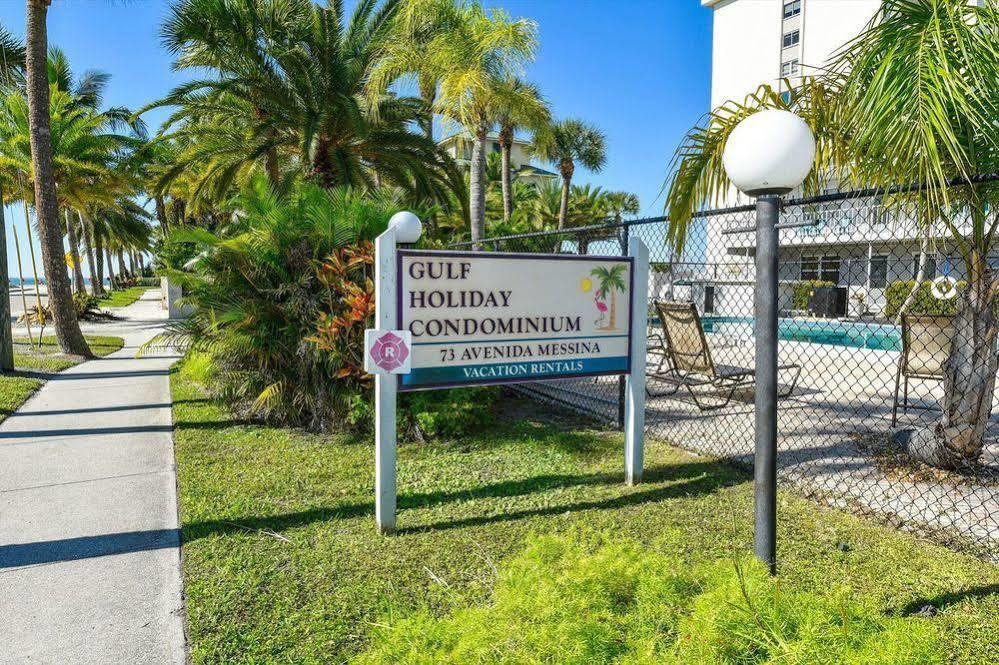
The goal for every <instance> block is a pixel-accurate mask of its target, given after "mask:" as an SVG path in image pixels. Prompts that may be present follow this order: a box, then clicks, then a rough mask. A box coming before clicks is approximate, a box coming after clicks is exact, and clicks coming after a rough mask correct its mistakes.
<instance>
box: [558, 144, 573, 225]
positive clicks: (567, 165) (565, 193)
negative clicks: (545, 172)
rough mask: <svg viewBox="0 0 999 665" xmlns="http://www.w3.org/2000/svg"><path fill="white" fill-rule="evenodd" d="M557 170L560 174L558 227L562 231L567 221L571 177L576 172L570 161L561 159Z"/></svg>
mask: <svg viewBox="0 0 999 665" xmlns="http://www.w3.org/2000/svg"><path fill="white" fill-rule="evenodd" d="M559 170H560V171H561V172H562V201H561V203H559V206H558V227H559V228H560V229H564V228H565V224H566V221H567V220H568V219H569V190H570V188H571V187H572V175H573V173H575V171H576V165H575V164H574V163H573V161H572V160H571V159H563V160H562V161H561V162H560V163H559Z"/></svg>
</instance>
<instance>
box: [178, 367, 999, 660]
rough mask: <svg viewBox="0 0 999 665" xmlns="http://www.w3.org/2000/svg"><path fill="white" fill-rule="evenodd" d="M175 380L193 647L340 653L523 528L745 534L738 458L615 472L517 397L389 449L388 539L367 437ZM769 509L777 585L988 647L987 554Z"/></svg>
mask: <svg viewBox="0 0 999 665" xmlns="http://www.w3.org/2000/svg"><path fill="white" fill-rule="evenodd" d="M172 384H173V394H174V400H175V401H174V422H175V425H176V432H175V442H176V454H177V463H178V472H179V487H180V499H181V518H182V524H183V539H184V575H185V583H186V602H187V611H188V619H189V626H190V637H191V654H192V658H193V660H194V661H195V662H341V661H343V660H347V659H350V658H352V657H353V656H356V655H359V654H361V653H363V652H364V651H366V650H367V649H369V648H371V647H372V646H377V645H376V644H373V641H374V640H375V639H376V637H375V636H376V635H377V633H378V631H382V630H385V629H384V628H379V627H378V626H382V625H384V624H386V623H388V624H391V625H395V624H396V623H397V622H399V621H400V620H402V619H404V618H405V617H411V616H416V615H421V614H422V615H428V616H439V617H447V616H450V615H452V614H456V613H460V612H462V611H465V610H466V609H467V608H470V607H485V606H488V605H489V604H490V603H491V602H492V600H493V593H494V590H495V588H496V580H497V575H498V574H500V573H499V572H498V571H502V570H505V569H506V567H507V566H509V565H510V562H516V561H517V560H518V559H517V557H518V556H522V555H523V552H524V551H525V547H527V543H529V542H533V541H532V539H533V538H534V537H535V536H536V535H537V534H546V535H559V534H573V533H576V532H579V531H580V530H585V531H586V532H592V533H601V534H612V535H613V536H620V537H621V538H625V539H627V540H628V541H629V542H631V543H636V544H637V546H639V547H641V548H645V549H647V550H648V551H649V552H651V553H659V554H661V555H662V556H665V557H670V558H676V559H678V560H680V561H681V562H683V564H684V565H691V566H694V567H696V566H708V565H712V563H714V562H717V561H724V560H725V559H730V558H732V557H733V556H738V555H742V554H744V553H746V552H748V551H749V550H750V548H751V544H752V523H751V520H752V498H753V496H752V485H751V482H750V479H749V477H748V476H747V475H746V474H743V473H741V472H738V471H736V470H733V469H732V468H731V467H728V466H726V465H722V464H718V463H714V462H712V461H709V460H705V459H700V458H694V457H691V456H689V455H687V454H685V453H682V452H679V451H677V450H676V449H674V448H671V447H669V446H668V445H665V444H663V443H661V442H656V441H649V442H647V447H646V476H645V482H643V483H642V484H640V485H638V486H636V487H626V486H625V485H624V484H623V483H622V482H621V481H622V440H621V436H620V434H618V433H613V432H604V431H598V430H593V429H586V428H585V427H580V425H579V422H578V421H569V420H561V419H558V418H554V417H552V416H551V415H549V414H546V413H545V412H544V411H542V410H540V409H539V407H537V406H536V405H534V404H531V403H526V402H521V401H508V402H504V405H503V409H504V411H503V413H502V415H501V419H500V420H501V423H502V424H501V425H500V426H498V427H497V428H496V429H495V431H492V432H490V433H489V434H487V435H482V436H475V437H469V438H466V439H463V440H461V441H460V442H456V443H450V444H413V443H407V444H403V445H402V446H400V449H399V492H400V496H399V504H400V513H399V527H400V532H399V533H398V534H397V535H395V536H392V537H382V536H380V535H378V534H377V533H376V531H375V528H374V518H373V476H374V474H373V465H374V462H373V445H372V441H371V439H370V438H369V437H365V438H362V439H356V438H352V437H350V436H346V435H325V436H324V435H316V434H307V433H303V432H298V431H293V430H288V429H277V428H268V427H261V426H257V425H254V424H247V423H245V422H240V421H237V420H233V419H232V417H231V416H229V415H227V413H226V412H225V411H224V410H223V409H222V408H221V407H219V406H217V405H216V404H214V403H212V402H210V401H207V400H205V399H204V397H203V395H202V393H201V392H200V391H199V390H198V389H197V387H196V386H195V385H194V384H193V383H191V381H190V380H189V379H188V378H187V377H186V376H185V374H184V373H183V372H181V373H179V374H175V375H174V376H173V381H172ZM779 510H780V519H781V521H780V527H779V534H778V535H779V543H780V545H779V556H780V570H781V583H782V584H786V585H788V586H789V587H792V586H793V587H794V589H795V590H796V592H801V593H807V592H825V591H826V590H829V589H833V588H835V589H837V590H838V593H841V594H845V597H847V598H849V599H851V600H852V601H856V602H857V603H860V604H862V605H863V606H864V607H874V608H875V610H876V611H877V612H878V613H880V614H887V615H889V616H904V615H907V614H910V613H912V612H913V611H914V610H915V609H917V608H920V607H923V606H925V605H932V606H934V607H935V608H937V609H938V612H937V614H936V616H935V617H934V618H932V620H930V623H932V625H933V626H934V627H935V629H936V630H939V632H940V635H941V638H942V640H943V645H944V647H943V648H944V649H945V650H946V655H947V658H948V660H950V661H953V662H961V663H988V662H999V596H997V595H996V594H997V593H999V569H997V568H996V567H994V566H992V565H989V564H986V563H983V562H982V561H980V560H978V559H975V558H973V557H971V556H968V555H964V554H958V553H954V552H951V551H949V550H947V549H945V548H942V547H939V546H937V545H933V544H931V543H928V542H925V541H922V540H919V539H917V538H915V537H913V536H910V535H907V534H903V533H900V532H897V531H894V530H891V529H888V528H885V527H882V526H879V525H877V524H875V523H873V522H869V521H865V520H862V519H859V518H856V517H854V516H852V515H849V514H846V513H843V512H839V511H834V510H828V509H822V508H819V507H817V506H816V505H814V504H813V503H811V502H809V501H806V500H804V499H800V498H797V497H795V496H793V495H791V494H787V493H782V494H781V495H780V505H779ZM665 572H667V571H664V574H665ZM873 662H877V661H873Z"/></svg>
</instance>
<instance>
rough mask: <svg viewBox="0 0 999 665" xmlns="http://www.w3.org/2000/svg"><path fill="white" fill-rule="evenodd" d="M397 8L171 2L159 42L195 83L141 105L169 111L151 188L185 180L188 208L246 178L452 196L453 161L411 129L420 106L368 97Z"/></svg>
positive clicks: (299, 1)
mask: <svg viewBox="0 0 999 665" xmlns="http://www.w3.org/2000/svg"><path fill="white" fill-rule="evenodd" d="M399 6H400V2H399V0H386V1H385V2H383V3H381V4H379V3H377V2H361V3H358V4H357V6H356V8H355V9H354V12H353V14H351V15H348V14H347V13H346V11H345V9H344V7H343V3H342V2H331V3H328V4H326V5H325V6H321V5H317V4H316V3H314V2H312V1H311V0H283V1H281V2H277V1H276V0H227V1H225V2H218V1H216V0H181V1H180V2H178V3H176V4H175V5H174V6H173V7H172V8H171V10H170V15H169V17H168V18H167V20H166V22H165V24H164V26H163V29H162V36H163V41H164V43H165V44H166V45H167V47H168V48H169V49H170V51H171V52H172V53H173V54H174V55H175V58H176V60H175V67H176V68H177V69H179V70H190V71H192V72H195V73H197V74H198V75H199V78H196V79H195V80H193V81H191V82H188V83H185V84H183V85H181V86H178V87H177V88H175V89H174V90H173V91H172V92H170V94H168V95H167V96H166V97H164V98H163V99H162V100H159V101H158V102H156V103H155V104H153V105H151V107H150V108H153V107H157V106H171V107H175V108H176V110H175V112H174V113H173V114H172V115H171V117H170V118H169V119H168V121H167V122H166V124H165V126H164V128H163V136H162V139H161V140H164V141H169V142H171V143H172V144H173V145H174V146H175V154H174V156H173V163H172V164H171V165H170V166H169V167H168V168H166V169H165V170H164V172H163V173H162V176H161V177H160V180H159V182H158V189H162V188H164V187H166V186H168V185H170V184H171V183H172V182H173V181H175V180H176V179H177V178H179V177H181V176H185V175H186V176H188V177H191V178H192V179H193V182H192V183H191V184H192V185H193V191H192V193H191V194H192V195H191V199H190V201H191V202H196V201H199V200H201V199H202V198H205V197H208V199H209V200H218V199H219V197H220V196H224V195H225V194H226V192H227V191H229V190H230V188H231V187H232V186H233V184H234V183H237V184H238V183H239V182H241V181H244V180H245V179H246V177H248V176H249V175H250V174H252V173H254V172H256V171H261V172H263V173H266V175H267V177H268V179H269V180H270V183H271V186H272V187H274V188H283V187H285V186H286V183H287V182H288V181H289V179H295V178H301V177H305V178H309V179H311V180H313V181H314V182H316V183H317V184H319V185H320V186H322V187H325V188H330V187H336V186H345V185H348V186H352V187H355V188H368V189H373V188H376V187H378V186H380V185H383V184H384V185H391V186H394V187H398V188H400V189H402V190H404V191H405V192H406V193H408V194H409V195H411V196H412V197H413V198H414V199H415V200H417V201H431V200H432V201H437V202H440V203H442V204H444V205H447V204H449V202H450V200H451V199H450V197H449V194H450V193H454V194H456V195H458V196H459V198H460V197H461V195H462V194H463V188H462V182H461V178H460V176H459V175H458V172H457V170H456V168H455V165H454V163H453V162H452V161H451V160H450V159H448V158H447V157H446V156H445V155H443V153H441V151H440V150H439V149H438V148H437V146H436V144H435V143H434V141H433V139H432V138H430V137H427V136H424V135H421V134H418V133H414V132H413V131H411V129H410V127H409V123H412V122H419V120H420V119H421V117H422V116H421V113H422V112H423V110H424V107H423V105H422V103H421V102H420V100H419V99H417V98H412V97H406V96H399V95H395V94H388V93H386V94H380V95H377V96H376V97H375V98H373V99H371V98H369V97H368V96H367V95H366V93H365V90H366V86H367V82H368V79H369V77H370V75H371V73H372V70H373V68H374V67H375V65H376V64H377V63H378V62H379V57H380V54H381V53H382V49H383V45H384V44H385V43H386V41H387V39H388V37H389V36H390V34H391V33H392V31H393V26H394V23H393V21H394V19H395V17H396V14H397V12H398V9H399Z"/></svg>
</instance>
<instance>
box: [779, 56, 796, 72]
mask: <svg viewBox="0 0 999 665" xmlns="http://www.w3.org/2000/svg"><path fill="white" fill-rule="evenodd" d="M797 73H798V59H797V58H795V59H794V60H788V61H787V62H782V63H781V64H780V75H781V76H794V75H795V74H797Z"/></svg>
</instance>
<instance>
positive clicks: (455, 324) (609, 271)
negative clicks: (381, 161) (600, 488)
mask: <svg viewBox="0 0 999 665" xmlns="http://www.w3.org/2000/svg"><path fill="white" fill-rule="evenodd" d="M397 219H402V222H399V223H396V221H395V220H397ZM392 220H393V221H392V223H390V224H389V228H388V229H387V230H386V231H385V232H384V233H382V234H381V235H379V236H378V238H376V239H375V268H376V269H375V293H376V298H375V328H374V329H372V330H367V331H365V335H364V342H365V343H364V367H365V369H366V370H367V371H368V372H371V373H373V374H374V375H375V522H376V523H377V524H378V529H379V530H380V531H381V532H382V533H392V532H393V531H395V528H396V507H397V496H396V494H397V493H396V447H397V444H398V432H397V431H396V424H397V420H396V406H397V400H398V392H399V391H400V390H424V389H433V388H447V387H450V386H466V385H482V384H493V383H512V382H518V381H543V380H549V379H565V378H569V377H582V376H599V375H605V374H618V375H621V374H623V375H625V379H624V393H623V397H624V481H625V482H626V483H628V484H629V485H633V484H635V483H637V482H639V481H641V478H642V466H643V463H644V462H643V460H644V454H645V453H644V451H645V448H644V445H645V438H644V437H645V362H646V348H645V347H646V329H647V326H648V320H647V317H648V302H647V301H646V297H647V296H648V281H649V250H648V248H647V247H645V245H644V244H643V243H642V241H641V240H639V239H638V238H630V239H629V241H628V256H607V257H598V256H570V255H557V254H556V255H550V254H499V253H493V252H441V251H419V250H409V249H400V248H399V246H398V245H399V243H400V242H415V241H416V240H417V239H419V228H420V223H419V220H418V219H416V218H415V216H413V215H411V214H409V213H406V214H402V213H398V214H396V215H394V216H393V217H392ZM414 220H415V224H413V223H412V222H413V221H414ZM408 227H413V228H408ZM414 229H415V231H414ZM393 374H395V375H396V376H392V375H393Z"/></svg>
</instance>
